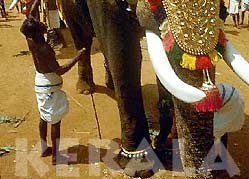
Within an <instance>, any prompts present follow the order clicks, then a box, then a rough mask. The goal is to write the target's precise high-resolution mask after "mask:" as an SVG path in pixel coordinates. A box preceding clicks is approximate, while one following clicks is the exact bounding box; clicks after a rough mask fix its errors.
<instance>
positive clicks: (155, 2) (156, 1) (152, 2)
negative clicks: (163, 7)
mask: <svg viewBox="0 0 249 179" xmlns="http://www.w3.org/2000/svg"><path fill="white" fill-rule="evenodd" d="M159 3H160V0H149V4H150V10H151V11H152V12H155V11H156V10H157V7H158V5H159Z"/></svg>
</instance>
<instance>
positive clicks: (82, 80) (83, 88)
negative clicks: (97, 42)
mask: <svg viewBox="0 0 249 179" xmlns="http://www.w3.org/2000/svg"><path fill="white" fill-rule="evenodd" d="M89 42H90V43H89V44H88V45H87V46H86V53H85V55H84V56H82V58H81V59H80V60H79V61H78V81H77V84H76V89H77V91H78V93H80V94H82V93H83V94H85V95H87V94H90V93H92V92H93V91H94V86H95V84H94V82H93V71H92V66H91V59H90V58H91V44H92V39H91V40H90V39H89Z"/></svg>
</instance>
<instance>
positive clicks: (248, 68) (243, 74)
mask: <svg viewBox="0 0 249 179" xmlns="http://www.w3.org/2000/svg"><path fill="white" fill-rule="evenodd" d="M224 60H225V62H226V63H227V64H228V66H229V67H230V68H231V69H232V70H233V71H234V72H235V73H236V74H237V75H238V76H239V77H240V78H241V79H242V80H243V81H245V82H246V83H247V84H249V63H248V62H247V61H246V60H245V59H244V58H243V57H242V56H241V54H240V53H239V52H238V51H237V50H236V49H235V48H234V47H233V45H232V43H231V42H229V41H228V42H227V45H226V50H225V58H224Z"/></svg>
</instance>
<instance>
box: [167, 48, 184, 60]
mask: <svg viewBox="0 0 249 179" xmlns="http://www.w3.org/2000/svg"><path fill="white" fill-rule="evenodd" d="M183 54H184V52H183V50H182V49H181V48H180V47H179V46H178V45H177V43H174V46H173V48H172V50H171V52H170V56H171V58H172V59H174V60H176V61H179V62H180V61H181V60H182V55H183Z"/></svg>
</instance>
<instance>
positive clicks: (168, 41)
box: [163, 31, 175, 53]
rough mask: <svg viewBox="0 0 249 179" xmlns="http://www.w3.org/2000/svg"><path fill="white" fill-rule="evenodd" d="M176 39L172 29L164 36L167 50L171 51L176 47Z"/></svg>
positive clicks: (164, 44)
mask: <svg viewBox="0 0 249 179" xmlns="http://www.w3.org/2000/svg"><path fill="white" fill-rule="evenodd" d="M174 44H175V39H174V36H173V34H172V32H171V31H169V32H168V33H167V34H166V35H165V36H164V38H163V46H164V49H165V50H166V52H168V53H169V52H170V51H171V50H172V48H173V47H174Z"/></svg>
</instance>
